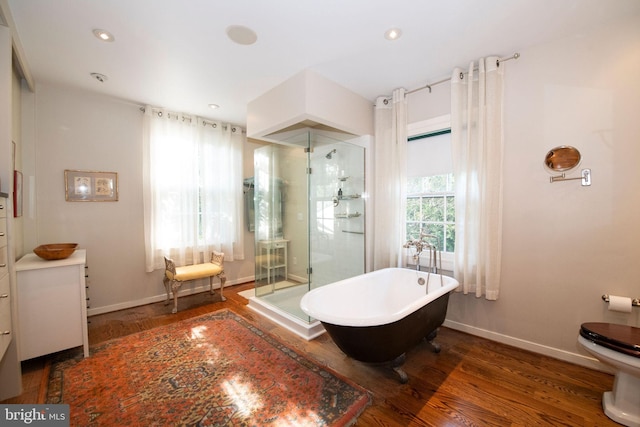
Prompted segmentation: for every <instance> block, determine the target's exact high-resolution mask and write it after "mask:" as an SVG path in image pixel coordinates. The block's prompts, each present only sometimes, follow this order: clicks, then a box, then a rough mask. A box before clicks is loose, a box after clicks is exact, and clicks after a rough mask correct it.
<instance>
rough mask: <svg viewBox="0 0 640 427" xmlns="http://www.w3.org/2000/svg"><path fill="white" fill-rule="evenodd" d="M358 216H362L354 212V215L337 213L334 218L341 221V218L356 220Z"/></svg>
mask: <svg viewBox="0 0 640 427" xmlns="http://www.w3.org/2000/svg"><path fill="white" fill-rule="evenodd" d="M360 215H362V214H361V213H360V212H356V213H337V214H336V215H335V217H336V218H339V219H342V218H357V217H359V216H360Z"/></svg>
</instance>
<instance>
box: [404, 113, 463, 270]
mask: <svg viewBox="0 0 640 427" xmlns="http://www.w3.org/2000/svg"><path fill="white" fill-rule="evenodd" d="M454 185H455V182H454V176H453V165H452V160H451V131H450V116H448V115H447V116H442V117H438V118H436V119H432V120H428V121H424V122H419V123H415V124H411V125H409V141H408V144H407V207H406V233H407V235H406V238H407V240H412V239H417V238H418V237H419V236H420V230H422V231H423V232H425V233H427V234H431V235H433V236H435V238H434V239H432V240H431V242H432V243H433V244H434V245H436V247H437V248H438V249H439V250H440V251H442V267H443V269H445V270H452V269H453V252H454V250H455V187H454ZM426 256H428V254H427V255H426ZM408 263H410V264H413V261H412V260H409V259H408ZM423 263H424V261H423ZM423 265H424V264H423Z"/></svg>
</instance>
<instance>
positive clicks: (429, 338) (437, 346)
mask: <svg viewBox="0 0 640 427" xmlns="http://www.w3.org/2000/svg"><path fill="white" fill-rule="evenodd" d="M436 335H438V330H437V329H436V330H435V331H433V332H431V333H430V334H429V335H427V336H426V337H425V340H426V341H427V342H428V343H429V345H430V346H431V348H432V349H433V352H434V353H440V344H438V343H436V342H433V340H435V339H436Z"/></svg>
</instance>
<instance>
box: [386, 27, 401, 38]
mask: <svg viewBox="0 0 640 427" xmlns="http://www.w3.org/2000/svg"><path fill="white" fill-rule="evenodd" d="M401 35H402V30H401V29H400V28H391V29H388V30H387V31H386V32H385V33H384V38H385V39H387V40H398V39H399V38H400V36H401Z"/></svg>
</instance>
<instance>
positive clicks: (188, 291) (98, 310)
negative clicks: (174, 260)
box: [87, 276, 254, 316]
mask: <svg viewBox="0 0 640 427" xmlns="http://www.w3.org/2000/svg"><path fill="white" fill-rule="evenodd" d="M253 280H254V276H250V277H245V278H240V279H235V280H229V281H227V282H226V283H225V285H224V287H225V289H226V288H228V287H229V286H233V285H239V284H242V283H247V282H253ZM213 289H220V283H214V284H213ZM208 290H209V284H208V283H206V284H203V285H201V286H198V287H195V288H185V289H182V290H181V291H180V292H179V293H178V297H182V296H185V295H194V294H199V293H200V292H205V291H208ZM166 299H167V294H166V292H164V291H163V292H162V294H160V295H154V296H151V297H146V298H142V299H138V300H132V301H125V302H121V303H118V304H112V305H105V306H102V307H95V308H89V309H87V316H95V315H96V314H104V313H110V312H112V311H118V310H124V309H127V308H133V307H139V306H141V305H146V304H153V303H156V302H161V301H165V300H166Z"/></svg>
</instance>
